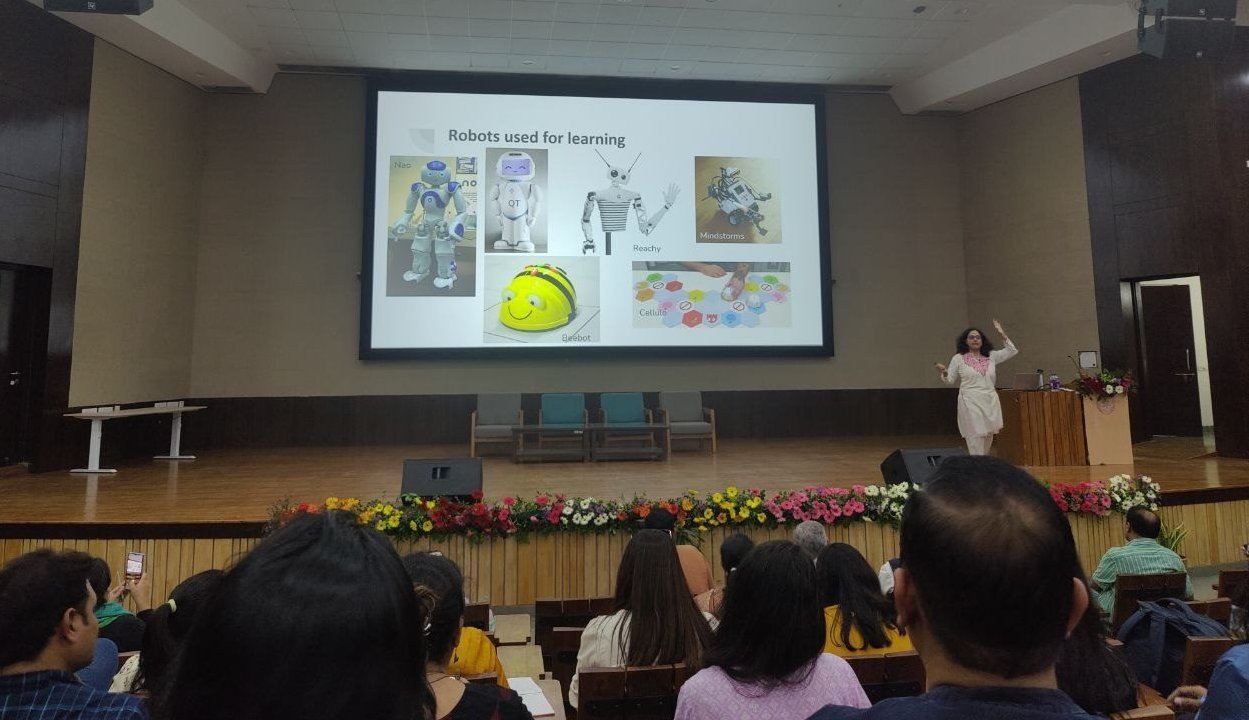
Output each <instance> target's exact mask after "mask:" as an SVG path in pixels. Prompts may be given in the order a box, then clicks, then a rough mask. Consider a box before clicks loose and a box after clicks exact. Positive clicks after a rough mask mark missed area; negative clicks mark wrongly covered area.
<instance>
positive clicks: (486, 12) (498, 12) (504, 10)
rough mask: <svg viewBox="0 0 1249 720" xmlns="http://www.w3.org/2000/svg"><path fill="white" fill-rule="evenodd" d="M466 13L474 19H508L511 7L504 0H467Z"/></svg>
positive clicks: (510, 14) (510, 15)
mask: <svg viewBox="0 0 1249 720" xmlns="http://www.w3.org/2000/svg"><path fill="white" fill-rule="evenodd" d="M461 1H462V0H461ZM468 13H469V17H472V18H474V19H475V18H482V19H485V20H508V19H510V18H511V17H512V8H511V6H510V5H508V3H507V1H506V0H469V4H468Z"/></svg>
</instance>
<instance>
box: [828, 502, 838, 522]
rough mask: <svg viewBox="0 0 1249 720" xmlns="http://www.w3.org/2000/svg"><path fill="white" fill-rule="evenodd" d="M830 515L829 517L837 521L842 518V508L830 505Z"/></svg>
mask: <svg viewBox="0 0 1249 720" xmlns="http://www.w3.org/2000/svg"><path fill="white" fill-rule="evenodd" d="M828 514H829V516H830V517H832V518H833V519H834V520H835V519H837V518H839V517H841V508H840V507H838V506H837V505H836V504H833V505H829V506H828Z"/></svg>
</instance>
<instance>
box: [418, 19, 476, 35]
mask: <svg viewBox="0 0 1249 720" xmlns="http://www.w3.org/2000/svg"><path fill="white" fill-rule="evenodd" d="M425 25H426V27H427V28H428V30H427V32H429V34H430V35H468V18H443V17H431V18H426V19H425Z"/></svg>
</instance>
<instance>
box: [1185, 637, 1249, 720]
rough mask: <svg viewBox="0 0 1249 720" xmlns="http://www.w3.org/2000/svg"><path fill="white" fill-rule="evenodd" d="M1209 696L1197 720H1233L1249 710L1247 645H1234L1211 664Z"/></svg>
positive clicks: (1248, 651)
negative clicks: (1212, 668) (1212, 670)
mask: <svg viewBox="0 0 1249 720" xmlns="http://www.w3.org/2000/svg"><path fill="white" fill-rule="evenodd" d="M1207 689H1208V690H1209V694H1207V695H1206V701H1205V702H1204V703H1202V704H1201V712H1199V713H1197V720H1234V719H1235V718H1243V717H1244V716H1245V708H1246V707H1249V645H1237V646H1236V647H1234V648H1232V649H1231V650H1228V651H1227V652H1225V653H1223V657H1221V658H1219V661H1218V662H1217V663H1215V664H1214V674H1213V675H1211V676H1210V687H1209V688H1207Z"/></svg>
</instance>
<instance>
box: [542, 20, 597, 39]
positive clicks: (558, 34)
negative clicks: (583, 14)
mask: <svg viewBox="0 0 1249 720" xmlns="http://www.w3.org/2000/svg"><path fill="white" fill-rule="evenodd" d="M593 31H594V26H593V25H590V24H589V23H567V22H555V23H551V39H552V40H587V39H589V37H590V33H592V32H593Z"/></svg>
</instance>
